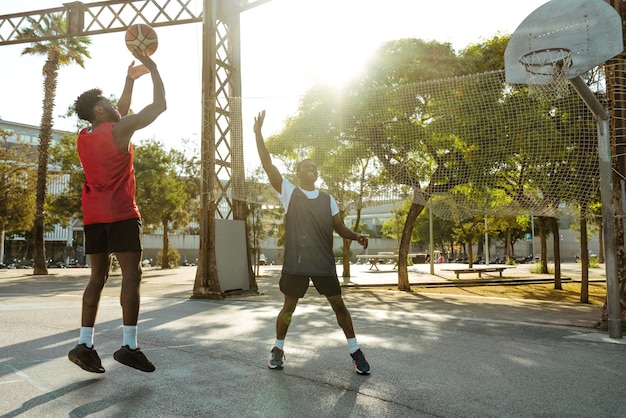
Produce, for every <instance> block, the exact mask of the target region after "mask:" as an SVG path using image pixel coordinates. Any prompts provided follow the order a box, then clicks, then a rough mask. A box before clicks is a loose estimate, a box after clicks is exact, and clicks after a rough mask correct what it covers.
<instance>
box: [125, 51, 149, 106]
mask: <svg viewBox="0 0 626 418" xmlns="http://www.w3.org/2000/svg"><path fill="white" fill-rule="evenodd" d="M149 72H150V70H148V68H147V67H146V66H145V65H143V64H141V65H135V61H134V60H133V62H131V63H130V65H129V66H128V71H127V72H126V82H125V83H124V90H122V95H121V96H120V99H119V100H118V102H117V110H118V112H120V116H122V117H124V116H126V115H128V111H129V110H130V99H131V97H132V95H133V86H134V85H135V80H137V79H138V78H139V77H141V76H142V75H144V74H148V73H149Z"/></svg>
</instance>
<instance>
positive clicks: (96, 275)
mask: <svg viewBox="0 0 626 418" xmlns="http://www.w3.org/2000/svg"><path fill="white" fill-rule="evenodd" d="M133 55H134V56H135V58H137V59H138V60H139V61H140V62H141V64H142V65H138V66H135V62H134V61H133V63H132V64H131V65H130V66H129V67H128V74H127V77H126V83H125V85H124V90H123V92H122V96H121V97H120V100H119V102H118V107H117V108H116V107H115V106H114V105H113V104H111V102H110V101H109V99H107V98H105V97H103V96H102V91H101V90H100V89H97V88H96V89H92V90H88V91H86V92H84V93H83V94H81V95H80V96H79V97H78V98H77V99H76V102H75V103H74V110H75V111H76V113H77V114H78V117H79V118H80V119H83V120H86V121H88V122H90V124H91V126H89V127H88V128H85V129H83V130H81V131H80V133H79V134H78V140H77V148H78V155H79V157H80V160H81V163H82V165H83V170H84V172H85V183H84V185H83V193H82V207H83V221H84V225H85V253H86V254H89V259H90V264H91V276H90V278H89V283H88V284H87V287H86V288H85V292H84V294H83V307H82V317H81V328H80V336H79V340H78V344H77V345H76V347H75V348H73V349H72V350H71V351H70V352H69V354H68V357H69V359H70V360H71V361H72V362H74V363H76V364H77V365H78V366H80V367H81V368H82V369H84V370H86V371H89V372H93V373H104V368H103V367H102V363H101V361H100V357H99V356H98V353H97V352H96V350H95V349H94V347H93V339H94V338H93V336H94V325H95V322H96V314H97V312H98V305H99V302H100V296H101V294H102V290H103V288H104V285H105V284H106V282H107V279H108V277H109V269H110V266H111V256H112V254H115V256H116V257H117V260H118V262H119V264H120V268H121V270H122V289H121V297H120V300H121V305H122V317H123V325H124V326H123V338H122V347H121V348H120V349H119V350H118V351H116V352H115V353H114V354H113V357H114V358H115V360H117V361H119V362H120V363H122V364H125V365H127V366H130V367H133V368H135V369H138V370H142V371H144V372H152V371H154V369H155V367H154V365H153V364H152V363H151V362H150V361H149V360H148V359H147V358H146V356H145V354H144V353H143V352H142V351H141V350H140V349H139V347H138V346H137V320H138V317H139V299H140V293H139V287H140V283H141V252H142V247H141V215H140V213H139V209H138V208H137V204H136V203H135V170H134V168H133V157H134V151H133V146H132V144H131V141H130V140H131V137H132V135H133V134H134V133H135V131H136V130H138V129H141V128H144V127H146V126H148V125H149V124H150V123H152V122H153V121H154V120H155V119H156V118H157V117H158V116H159V115H160V114H161V113H163V112H164V111H165V109H166V107H167V105H166V101H165V90H164V88H163V81H162V80H161V76H160V74H159V71H158V69H157V66H156V64H155V63H154V61H153V60H152V59H151V58H150V57H148V56H147V55H146V54H145V53H143V52H141V51H139V50H135V51H133ZM148 72H149V73H150V75H151V77H152V84H153V94H152V103H150V104H149V105H147V106H146V107H145V108H143V109H142V110H141V111H140V112H138V113H135V114H132V115H128V110H129V108H130V100H131V96H132V90H133V85H134V80H135V79H136V78H138V77H140V76H141V75H143V74H146V73H148Z"/></svg>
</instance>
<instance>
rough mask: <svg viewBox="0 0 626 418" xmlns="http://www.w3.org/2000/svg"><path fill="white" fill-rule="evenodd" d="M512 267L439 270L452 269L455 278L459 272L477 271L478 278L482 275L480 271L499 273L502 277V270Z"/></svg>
mask: <svg viewBox="0 0 626 418" xmlns="http://www.w3.org/2000/svg"><path fill="white" fill-rule="evenodd" d="M509 268H514V267H513V266H506V267H472V268H469V267H468V268H460V269H441V271H453V272H454V274H456V278H457V279H458V278H459V275H460V274H465V273H478V278H481V277H482V273H496V272H497V273H499V274H500V277H502V272H503V271H504V270H506V269H509Z"/></svg>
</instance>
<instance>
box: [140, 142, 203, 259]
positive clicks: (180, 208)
mask: <svg viewBox="0 0 626 418" xmlns="http://www.w3.org/2000/svg"><path fill="white" fill-rule="evenodd" d="M175 162H176V163H178V164H184V158H183V157H182V155H181V153H180V152H178V151H175V150H170V151H169V152H166V151H165V150H164V149H163V146H162V144H160V143H158V142H156V141H154V140H145V141H142V142H141V145H139V146H136V147H135V162H134V166H135V173H136V174H135V176H136V178H137V206H138V207H139V210H140V212H141V216H142V221H143V224H144V227H145V228H146V229H148V230H150V229H156V228H162V230H163V246H162V248H161V255H162V260H161V268H162V269H167V268H169V267H170V260H169V258H168V255H169V254H170V248H169V237H168V234H169V233H170V231H171V230H174V229H178V228H181V227H185V226H186V225H187V224H188V223H189V220H190V218H191V214H192V213H197V212H196V211H193V206H191V207H190V206H186V205H185V203H186V202H190V195H189V194H188V192H190V191H191V190H192V188H189V187H186V186H187V182H186V177H185V176H183V175H182V174H183V173H184V172H185V171H184V170H185V169H182V170H181V171H179V172H177V171H176V166H175ZM194 197H197V195H196V196H194ZM190 209H191V210H192V211H190Z"/></svg>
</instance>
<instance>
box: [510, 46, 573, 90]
mask: <svg viewBox="0 0 626 418" xmlns="http://www.w3.org/2000/svg"><path fill="white" fill-rule="evenodd" d="M519 62H520V64H522V66H524V68H525V69H526V80H527V81H528V95H529V96H530V97H533V98H535V99H553V98H561V97H564V96H566V95H567V94H568V92H569V80H568V78H567V74H568V72H569V68H570V66H571V65H572V51H570V50H569V49H565V48H553V49H538V50H536V51H532V52H529V53H527V54H524V55H522V56H521V58H520V59H519ZM546 78H549V81H548V82H547V83H546V82H545V81H546Z"/></svg>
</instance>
